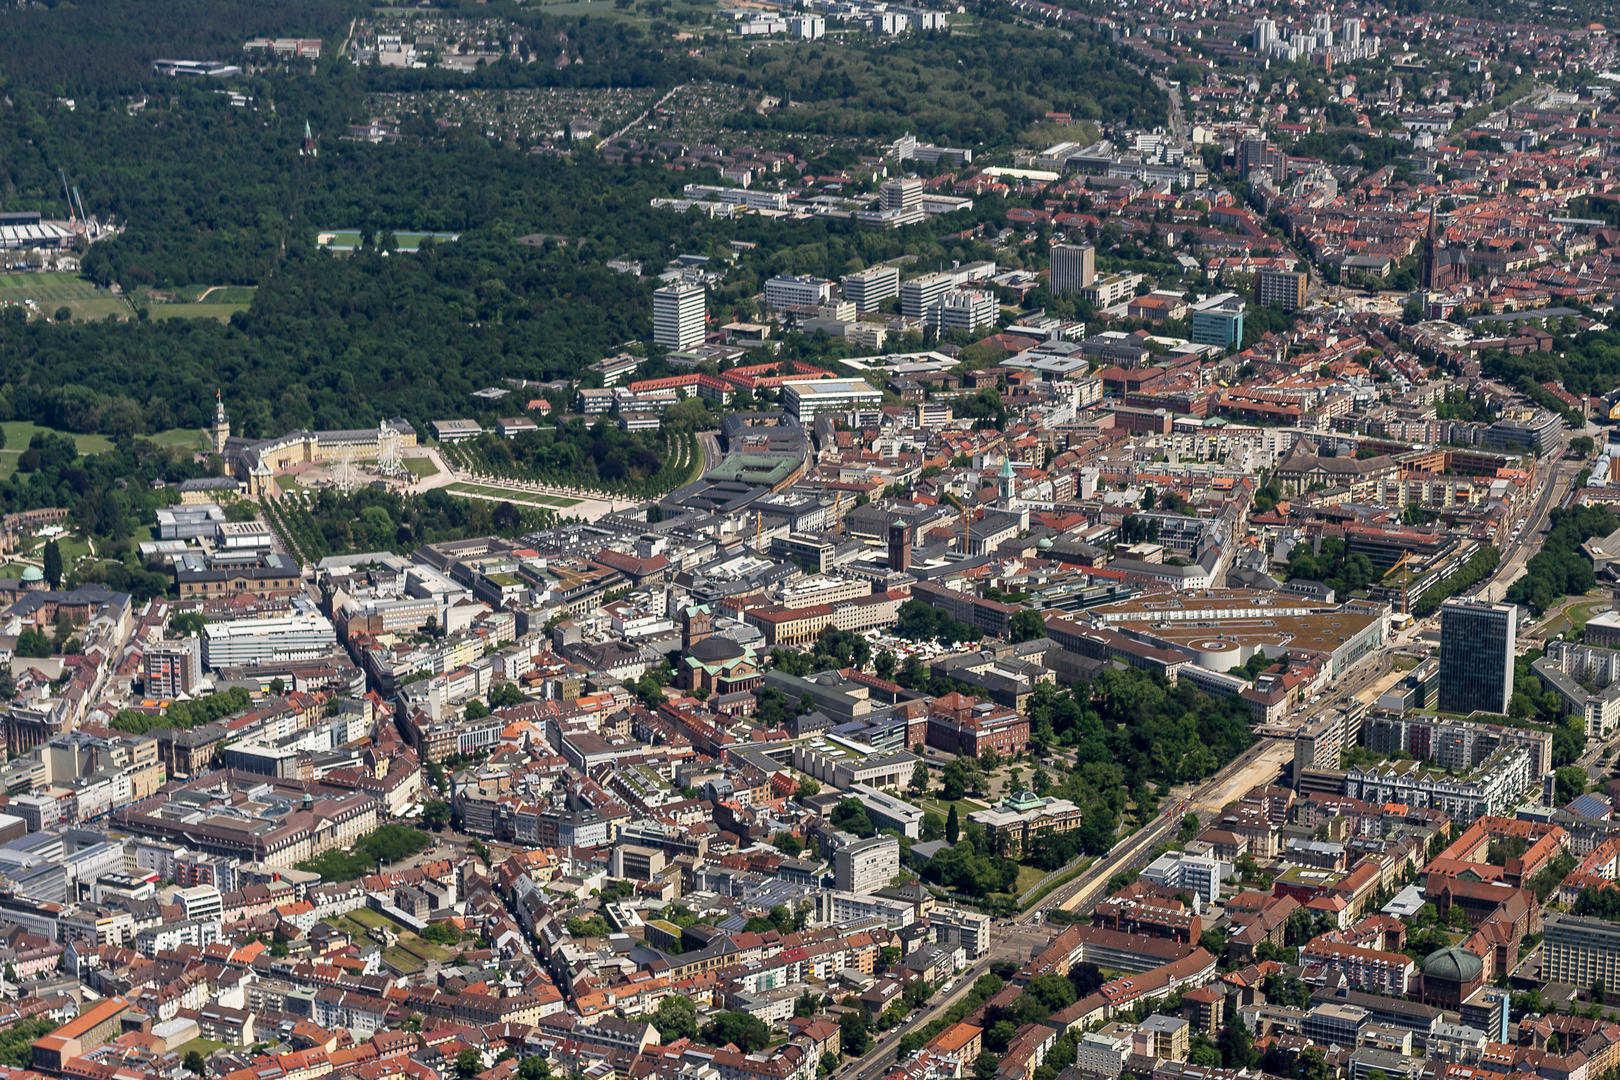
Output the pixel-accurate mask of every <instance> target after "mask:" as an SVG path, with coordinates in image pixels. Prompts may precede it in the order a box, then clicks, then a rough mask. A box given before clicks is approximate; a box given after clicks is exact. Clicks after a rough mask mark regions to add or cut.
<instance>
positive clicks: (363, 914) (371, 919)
mask: <svg viewBox="0 0 1620 1080" xmlns="http://www.w3.org/2000/svg"><path fill="white" fill-rule="evenodd" d="M348 917H349V918H350V919H351V920H353V921H354V922H357V923H359V924H360V925H361V926H363V927H365V928H366V929H367V930H375V929H376V928H377V927H379V926H381V927H385V928H387V929H389V930H392V931H393V932H394V933H396V934H399V933H403V932H404V931H405V928H404V927H403V926H401V925H399V923H397V922H395V921H394V920H393V919H390V918H389V917H388V916H386V915H384V914H383V913H382V912H380V911H372V910H371V909H370V908H355V909H354V910H353V911H351V912H349V914H348Z"/></svg>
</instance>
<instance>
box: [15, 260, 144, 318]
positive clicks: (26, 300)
mask: <svg viewBox="0 0 1620 1080" xmlns="http://www.w3.org/2000/svg"><path fill="white" fill-rule="evenodd" d="M4 304H21V305H23V306H24V307H25V308H27V309H28V313H29V315H30V316H43V317H45V318H47V319H54V318H56V313H57V311H58V310H59V309H60V308H64V307H65V308H67V309H68V311H69V312H70V313H72V316H73V318H74V319H78V320H85V319H105V318H106V317H107V316H108V315H117V316H118V317H119V318H121V319H128V318H131V317H133V316H134V314H135V311H134V309H133V308H131V307H130V306H129V303H128V301H126V300H124V299H123V298H122V297H118V296H114V295H113V294H112V293H110V292H108V291H107V290H105V289H98V288H96V286H95V285H94V284H93V283H92V282H89V281H86V280H85V279H84V278H82V277H80V276H79V275H78V274H67V273H63V272H61V271H51V272H48V273H41V274H32V273H22V274H0V305H4Z"/></svg>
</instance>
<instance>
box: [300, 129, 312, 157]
mask: <svg viewBox="0 0 1620 1080" xmlns="http://www.w3.org/2000/svg"><path fill="white" fill-rule="evenodd" d="M298 154H299V156H300V157H307V158H312V157H314V156H315V133H314V132H313V131H311V130H310V129H309V121H308V120H305V121H304V141H303V143H302V144H301V145H300V146H299V148H298Z"/></svg>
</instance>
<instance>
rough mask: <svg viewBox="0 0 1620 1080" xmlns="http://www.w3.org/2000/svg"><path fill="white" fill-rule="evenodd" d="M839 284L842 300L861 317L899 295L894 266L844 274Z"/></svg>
mask: <svg viewBox="0 0 1620 1080" xmlns="http://www.w3.org/2000/svg"><path fill="white" fill-rule="evenodd" d="M840 284H841V285H842V286H843V290H844V299H845V300H848V301H849V302H850V303H852V304H854V305H855V310H856V311H857V312H859V313H860V314H862V315H865V314H866V313H867V312H869V311H876V310H877V309H878V307H879V306H880V305H882V303H883V301H885V300H890V299H893V298H894V297H896V296H899V295H900V270H899V268H898V267H894V266H873V267H868V268H867V269H865V270H859V271H857V272H855V273H853V274H845V275H844V277H843V279H842V281H841V282H840Z"/></svg>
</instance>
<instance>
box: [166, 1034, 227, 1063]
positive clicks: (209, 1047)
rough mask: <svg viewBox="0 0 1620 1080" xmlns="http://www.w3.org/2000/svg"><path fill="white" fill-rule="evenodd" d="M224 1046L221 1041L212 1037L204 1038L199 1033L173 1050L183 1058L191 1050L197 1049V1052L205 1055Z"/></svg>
mask: <svg viewBox="0 0 1620 1080" xmlns="http://www.w3.org/2000/svg"><path fill="white" fill-rule="evenodd" d="M224 1046H225V1044H224V1043H222V1042H216V1041H215V1040H213V1039H205V1038H203V1037H202V1036H201V1035H199V1036H197V1037H196V1038H195V1039H192V1040H191V1041H190V1042H188V1043H185V1044H183V1045H181V1046H177V1047H175V1048H174V1052H175V1053H176V1054H179V1055H180V1056H181V1057H182V1058H183V1057H185V1056H186V1055H187V1054H189V1053H191V1052H192V1051H193V1050H195V1051H197V1053H199V1054H201V1055H202V1056H203V1057H207V1056H208V1055H209V1054H212V1053H213V1052H214V1051H215V1050H219V1049H221V1048H223V1047H224Z"/></svg>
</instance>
